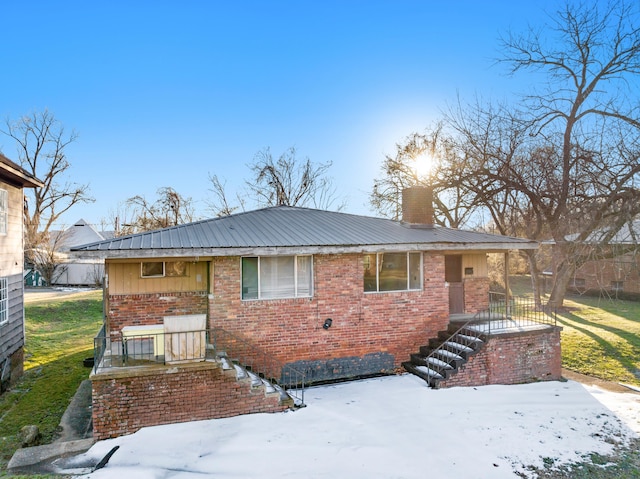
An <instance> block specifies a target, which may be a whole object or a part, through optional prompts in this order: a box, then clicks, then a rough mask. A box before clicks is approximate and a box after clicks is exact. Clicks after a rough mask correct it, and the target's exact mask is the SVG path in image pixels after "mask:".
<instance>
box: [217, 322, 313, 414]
mask: <svg viewBox="0 0 640 479" xmlns="http://www.w3.org/2000/svg"><path fill="white" fill-rule="evenodd" d="M208 342H209V343H210V344H212V345H213V349H214V351H216V354H218V355H222V356H225V357H227V358H228V359H229V360H231V361H232V362H234V363H237V364H239V365H241V366H243V367H244V368H246V369H248V370H249V371H251V372H253V373H254V374H258V375H259V376H260V377H262V378H264V379H267V380H268V381H270V382H272V383H274V384H276V385H278V386H280V387H282V388H283V389H284V390H285V391H286V392H287V394H289V396H291V397H292V398H293V399H294V401H295V402H296V405H297V406H304V390H305V384H306V375H305V373H304V372H302V371H298V370H297V369H295V368H293V367H291V366H290V365H288V364H282V363H281V362H280V361H278V360H277V359H275V358H274V357H273V355H272V354H271V353H268V352H266V351H263V350H262V349H260V348H259V347H257V346H256V345H254V344H252V343H250V342H249V341H247V340H246V339H245V338H242V337H240V336H236V335H234V334H233V333H230V332H229V331H226V330H224V329H221V328H212V329H210V330H209V341H208Z"/></svg>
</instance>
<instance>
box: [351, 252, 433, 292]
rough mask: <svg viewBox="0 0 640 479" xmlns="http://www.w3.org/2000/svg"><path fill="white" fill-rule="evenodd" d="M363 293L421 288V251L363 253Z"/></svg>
mask: <svg viewBox="0 0 640 479" xmlns="http://www.w3.org/2000/svg"><path fill="white" fill-rule="evenodd" d="M363 263H364V291H365V293H373V292H387V291H419V290H421V289H422V253H408V252H407V253H377V254H366V255H364V261H363Z"/></svg>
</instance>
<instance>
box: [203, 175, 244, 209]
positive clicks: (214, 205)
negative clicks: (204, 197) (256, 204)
mask: <svg viewBox="0 0 640 479" xmlns="http://www.w3.org/2000/svg"><path fill="white" fill-rule="evenodd" d="M209 181H210V182H211V188H210V191H211V192H212V193H213V195H214V198H213V200H210V201H209V208H210V209H211V210H212V211H213V213H214V214H215V215H216V216H218V217H220V216H229V215H231V214H233V213H235V212H236V211H237V210H238V209H241V210H244V205H245V200H244V198H243V197H242V196H241V195H240V194H238V193H236V198H235V201H236V204H231V202H230V200H229V199H228V197H227V192H226V182H225V181H221V180H220V178H218V175H211V174H210V175H209Z"/></svg>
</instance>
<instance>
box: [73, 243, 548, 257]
mask: <svg viewBox="0 0 640 479" xmlns="http://www.w3.org/2000/svg"><path fill="white" fill-rule="evenodd" d="M538 246H539V245H538V243H535V242H496V243H457V244H456V243H433V244H425V243H409V244H407V243H394V244H370V245H332V246H324V245H320V246H312V245H310V246H247V247H232V248H166V249H128V250H123V249H118V250H75V251H74V250H72V251H73V254H74V255H75V256H76V257H78V258H96V257H97V258H105V259H107V258H114V259H116V258H120V259H126V258H176V257H189V258H192V257H195V256H202V257H212V256H247V255H255V256H268V255H291V254H345V253H367V252H401V251H439V252H448V251H455V252H465V251H466V252H471V251H474V252H484V253H492V252H501V251H509V250H518V249H519V250H535V249H537V248H538Z"/></svg>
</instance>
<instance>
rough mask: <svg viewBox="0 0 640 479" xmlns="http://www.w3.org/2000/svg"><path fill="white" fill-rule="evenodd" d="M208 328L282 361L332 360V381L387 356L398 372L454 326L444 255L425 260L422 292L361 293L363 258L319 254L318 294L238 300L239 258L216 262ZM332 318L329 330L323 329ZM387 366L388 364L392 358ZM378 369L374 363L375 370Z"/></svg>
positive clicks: (316, 263) (316, 259)
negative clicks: (353, 366)
mask: <svg viewBox="0 0 640 479" xmlns="http://www.w3.org/2000/svg"><path fill="white" fill-rule="evenodd" d="M213 271H214V287H213V291H214V295H213V298H212V299H211V300H210V323H211V325H212V326H215V327H220V328H222V329H225V330H227V331H230V332H233V333H235V334H237V335H239V336H242V337H244V338H246V339H247V340H248V341H250V342H251V343H253V344H256V345H259V347H260V348H262V349H263V350H266V351H269V352H271V353H273V355H274V356H275V357H276V358H277V359H278V360H279V361H280V362H282V363H295V362H299V361H302V362H317V363H318V364H322V363H327V362H329V361H333V363H332V364H334V365H333V366H328V368H329V369H332V371H334V373H335V379H337V378H339V377H340V376H341V375H342V374H345V375H346V376H349V375H352V374H353V369H351V366H349V368H347V369H349V371H348V372H342V371H341V370H342V369H343V366H345V364H346V363H345V364H338V363H340V360H341V358H343V359H344V360H345V361H347V362H349V364H350V365H351V364H354V363H357V362H358V361H360V362H361V364H360V365H359V366H356V367H362V368H364V369H362V370H363V371H364V372H371V371H366V367H367V365H366V364H364V363H363V362H362V361H365V362H366V361H367V360H368V358H377V359H380V358H383V359H384V358H390V360H391V363H392V365H391V367H392V368H393V367H399V366H400V363H401V362H402V361H406V360H408V359H409V355H410V354H411V353H413V352H417V351H418V349H419V347H420V346H421V345H424V344H426V343H427V342H428V339H429V338H430V337H433V336H435V335H437V332H438V331H440V330H444V329H446V327H447V324H448V321H449V303H448V301H449V300H448V291H447V289H446V287H445V284H444V257H443V256H442V255H429V254H425V255H424V290H423V291H413V292H399V293H367V294H365V293H364V286H363V257H362V255H360V254H337V255H315V256H314V296H313V298H304V299H302V298H301V299H287V300H266V301H241V299H240V289H241V288H240V258H239V257H228V258H216V260H215V265H214V270H213ZM326 318H331V319H332V320H333V324H332V326H331V328H329V329H328V330H325V329H323V328H322V325H323V323H324V321H325V319H326ZM387 361H388V359H387ZM373 367H376V366H373Z"/></svg>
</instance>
